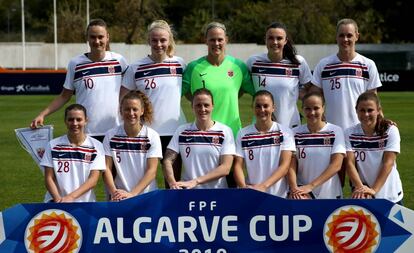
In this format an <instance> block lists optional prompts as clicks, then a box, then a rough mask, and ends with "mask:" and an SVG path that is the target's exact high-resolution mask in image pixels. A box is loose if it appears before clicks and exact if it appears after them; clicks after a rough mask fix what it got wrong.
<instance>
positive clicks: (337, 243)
mask: <svg viewBox="0 0 414 253" xmlns="http://www.w3.org/2000/svg"><path fill="white" fill-rule="evenodd" d="M323 237H324V241H325V245H326V247H327V248H328V250H329V251H330V252H375V250H376V249H377V248H378V246H379V244H380V239H381V228H380V225H379V222H378V220H377V218H376V217H375V216H374V215H373V214H372V213H371V212H370V211H368V210H367V209H365V208H363V207H360V206H355V205H349V206H343V207H340V208H338V209H337V210H335V211H334V212H333V213H332V214H331V215H329V217H328V219H327V220H326V222H325V226H324V231H323Z"/></svg>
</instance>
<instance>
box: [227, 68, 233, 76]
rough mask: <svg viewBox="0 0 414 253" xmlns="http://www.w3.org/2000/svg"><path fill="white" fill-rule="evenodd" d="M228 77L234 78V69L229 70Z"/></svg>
mask: <svg viewBox="0 0 414 253" xmlns="http://www.w3.org/2000/svg"><path fill="white" fill-rule="evenodd" d="M227 75H228V76H229V77H233V76H234V71H233V70H232V69H230V70H228V71H227Z"/></svg>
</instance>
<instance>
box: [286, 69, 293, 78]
mask: <svg viewBox="0 0 414 253" xmlns="http://www.w3.org/2000/svg"><path fill="white" fill-rule="evenodd" d="M292 72H293V71H292V69H291V68H287V69H286V75H287V76H291V75H292Z"/></svg>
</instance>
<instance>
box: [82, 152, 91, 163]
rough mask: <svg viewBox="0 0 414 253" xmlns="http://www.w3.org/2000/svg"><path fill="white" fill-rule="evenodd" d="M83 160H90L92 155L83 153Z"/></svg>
mask: <svg viewBox="0 0 414 253" xmlns="http://www.w3.org/2000/svg"><path fill="white" fill-rule="evenodd" d="M84 160H85V161H86V162H90V161H91V160H92V155H91V154H89V153H86V154H85V158H84Z"/></svg>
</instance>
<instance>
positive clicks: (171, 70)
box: [170, 66, 177, 75]
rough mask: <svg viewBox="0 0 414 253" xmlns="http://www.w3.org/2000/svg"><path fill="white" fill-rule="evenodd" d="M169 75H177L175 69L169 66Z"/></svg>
mask: <svg viewBox="0 0 414 253" xmlns="http://www.w3.org/2000/svg"><path fill="white" fill-rule="evenodd" d="M170 73H171V75H176V74H177V68H176V67H174V66H170Z"/></svg>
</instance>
